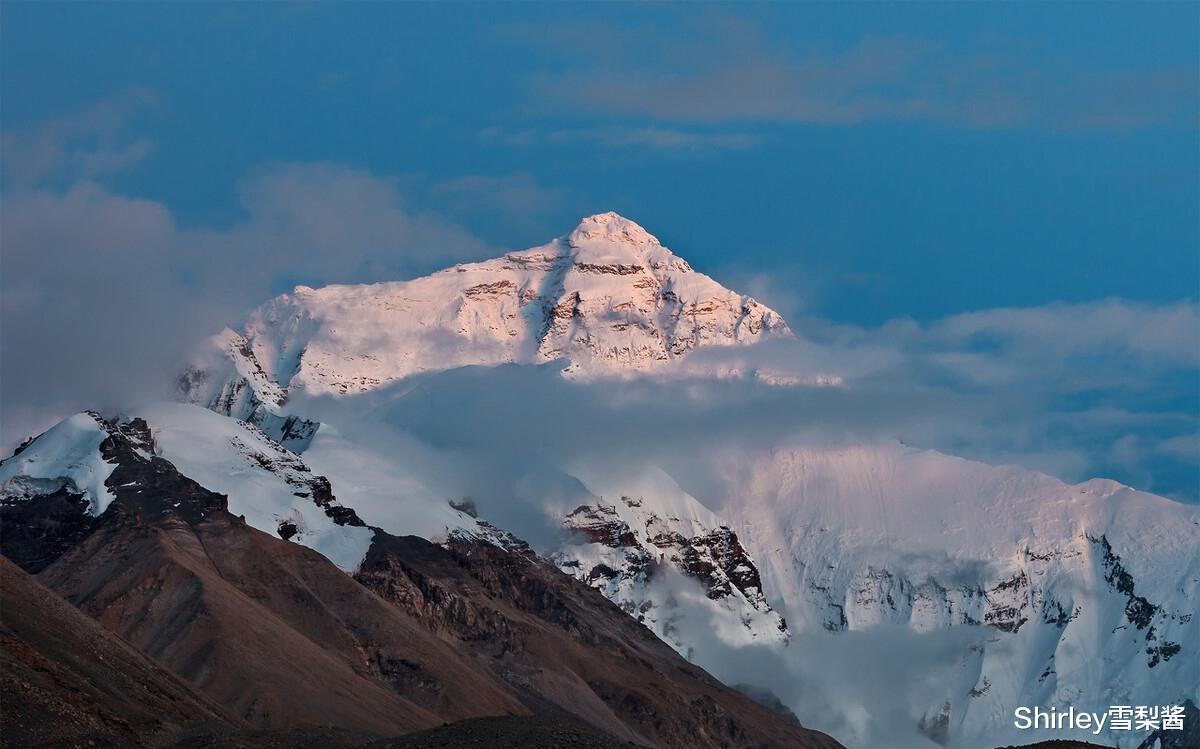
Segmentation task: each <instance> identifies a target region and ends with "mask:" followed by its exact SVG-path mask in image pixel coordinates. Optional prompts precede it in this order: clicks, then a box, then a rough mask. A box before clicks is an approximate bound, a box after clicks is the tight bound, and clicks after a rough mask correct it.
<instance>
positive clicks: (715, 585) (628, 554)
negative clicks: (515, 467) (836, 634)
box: [551, 468, 788, 658]
mask: <svg viewBox="0 0 1200 749" xmlns="http://www.w3.org/2000/svg"><path fill="white" fill-rule="evenodd" d="M576 475H577V477H578V478H579V479H580V480H581V481H582V482H583V484H584V485H585V486H586V487H587V488H588V490H589V491H590V492H591V493H592V494H593V495H595V500H594V501H592V502H590V503H588V504H583V505H579V506H578V507H576V508H575V509H573V510H571V511H570V512H566V513H564V512H563V511H562V510H561V509H560V508H555V509H554V510H553V511H552V512H553V514H554V516H555V517H558V518H563V520H562V522H563V525H564V527H565V528H566V529H567V530H568V531H569V537H568V540H567V541H566V542H565V543H564V544H563V545H562V546H560V547H559V549H558V550H557V551H555V552H554V553H553V554H552V555H551V559H552V561H554V563H555V564H557V565H558V567H559V569H561V570H562V571H564V572H566V573H568V574H571V575H574V576H575V577H577V578H578V579H580V580H582V581H583V582H586V583H588V584H589V585H591V586H593V587H595V588H598V589H599V590H600V591H601V592H603V593H604V595H605V597H607V598H608V599H609V600H611V601H613V602H614V603H616V604H617V605H619V606H620V607H621V608H623V609H624V610H625V611H626V612H628V613H629V614H630V615H631V616H633V617H634V618H636V619H637V620H638V621H641V622H642V623H644V624H645V625H646V626H648V627H649V628H650V629H651V630H653V631H654V633H655V634H657V635H658V636H659V637H660V638H662V639H663V640H664V641H665V642H667V643H669V644H670V645H671V646H672V647H674V648H675V649H676V650H677V651H679V652H680V653H681V654H682V655H684V656H685V657H688V658H691V657H693V656H694V655H695V648H696V647H697V645H698V641H697V638H695V636H694V635H695V632H696V631H697V629H699V630H704V631H707V632H711V633H712V634H715V635H716V636H717V637H718V638H719V639H720V640H721V641H722V642H724V643H725V644H727V645H731V646H734V647H737V646H742V645H749V644H752V643H755V644H763V645H782V644H785V643H786V642H787V637H788V629H787V624H786V623H785V622H784V620H783V618H782V617H781V616H779V614H778V613H776V612H775V611H774V610H773V609H772V608H771V606H770V604H768V603H767V599H766V597H765V595H764V594H763V586H762V581H761V580H760V579H759V572H758V569H757V567H756V566H755V563H754V560H753V558H752V557H751V556H750V554H749V553H747V552H746V550H745V549H744V548H743V547H742V544H741V543H740V542H739V540H738V536H737V534H736V533H734V532H733V531H731V530H730V529H729V528H728V526H727V525H725V524H723V523H722V522H721V521H720V519H719V518H718V517H717V516H716V515H714V514H713V513H712V512H710V511H709V510H707V509H706V508H705V507H704V506H703V505H701V504H700V503H699V502H698V501H696V499H695V498H694V497H692V496H690V495H688V494H687V493H686V492H684V491H683V490H682V489H680V488H679V486H678V485H677V484H676V483H675V482H674V480H672V479H671V477H670V476H668V475H667V474H666V473H664V472H662V471H661V470H657V469H646V470H645V471H643V472H642V473H641V474H640V475H639V474H634V475H630V474H629V473H628V472H623V471H622V472H618V471H610V470H605V471H588V470H586V469H583V468H579V469H577V470H576ZM564 514H565V517H564ZM685 620H687V621H685ZM697 620H700V621H697Z"/></svg>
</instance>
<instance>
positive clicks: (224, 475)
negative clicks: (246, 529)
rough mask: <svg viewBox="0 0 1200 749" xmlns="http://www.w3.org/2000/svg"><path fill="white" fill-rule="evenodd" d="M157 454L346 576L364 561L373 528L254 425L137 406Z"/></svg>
mask: <svg viewBox="0 0 1200 749" xmlns="http://www.w3.org/2000/svg"><path fill="white" fill-rule="evenodd" d="M138 416H140V417H142V418H144V419H145V420H146V422H147V423H148V424H149V425H150V429H151V433H152V435H153V437H154V442H155V445H156V446H157V449H158V452H159V455H160V456H161V457H163V458H166V459H167V460H169V461H171V462H172V463H174V464H175V467H176V468H178V469H179V471H180V473H182V474H184V475H185V476H187V477H188V478H191V479H193V480H194V481H196V482H197V483H199V484H200V485H201V486H203V487H204V488H206V489H208V490H210V491H214V492H218V493H220V494H224V495H226V496H227V497H228V500H229V511H230V512H231V513H233V514H234V515H242V516H244V517H245V519H246V522H247V523H248V524H249V525H251V526H253V527H254V528H257V529H259V530H261V531H265V532H267V533H270V534H272V535H278V536H279V537H281V538H285V539H288V540H291V541H294V542H296V543H300V544H303V545H305V546H308V547H310V548H312V549H314V550H316V551H318V552H320V553H321V554H323V555H324V556H325V557H327V558H328V559H329V560H330V561H331V562H333V563H334V564H336V565H337V566H338V567H340V568H342V569H343V570H346V571H353V570H355V569H356V568H357V567H358V564H359V562H361V561H362V558H363V557H364V556H366V553H367V549H368V548H369V547H370V545H371V539H372V537H373V535H374V533H373V531H372V530H371V529H370V528H368V527H366V524H365V522H364V521H363V520H362V519H361V518H360V517H359V516H358V514H357V513H356V512H355V511H354V509H352V508H351V507H348V506H346V505H345V504H344V503H343V502H342V501H340V497H337V496H336V495H335V493H334V489H333V487H332V485H331V483H330V481H329V478H328V477H326V476H324V475H321V474H320V473H317V472H316V471H314V470H313V469H312V468H310V467H309V466H308V465H307V464H306V463H305V462H304V461H302V460H301V459H300V457H299V456H298V455H296V454H295V453H293V452H291V451H289V450H286V449H284V448H283V447H281V446H280V445H279V444H278V443H277V442H276V441H274V440H273V439H271V438H270V437H268V436H267V435H266V434H265V433H264V432H262V431H261V430H260V429H258V428H257V427H255V426H253V425H251V424H246V423H244V422H238V421H235V420H233V419H228V418H223V417H222V416H219V415H218V414H215V413H213V412H211V411H208V410H205V409H202V408H198V407H196V406H188V405H182V404H173V403H158V404H150V405H147V406H143V407H140V408H139V409H138Z"/></svg>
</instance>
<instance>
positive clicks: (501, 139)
mask: <svg viewBox="0 0 1200 749" xmlns="http://www.w3.org/2000/svg"><path fill="white" fill-rule="evenodd" d="M760 140H761V138H760V136H758V135H756V134H753V133H745V132H720V131H717V132H709V131H699V130H683V129H679V128H669V127H615V126H614V127H599V128H576V129H562V130H543V129H537V128H527V129H523V130H505V129H503V128H498V127H489V128H485V129H484V130H483V131H481V132H480V133H479V141H480V142H481V143H483V144H485V145H491V144H498V145H505V146H545V145H569V144H574V143H595V144H598V145H600V146H604V147H607V148H648V149H658V150H665V151H676V152H679V151H704V150H718V149H719V150H726V149H733V150H742V149H747V148H752V147H754V146H755V145H757V144H758V143H759V141H760Z"/></svg>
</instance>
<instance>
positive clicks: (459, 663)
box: [0, 417, 840, 749]
mask: <svg viewBox="0 0 1200 749" xmlns="http://www.w3.org/2000/svg"><path fill="white" fill-rule="evenodd" d="M96 419H97V423H98V424H99V425H101V427H102V428H103V429H105V430H106V432H107V434H108V436H107V438H106V439H104V440H103V442H102V444H101V445H100V448H99V450H100V452H101V455H102V457H103V458H104V459H105V460H106V461H107V462H109V463H111V464H113V465H114V466H115V467H114V470H113V471H112V474H111V476H110V477H109V479H108V480H107V482H106V486H107V487H108V489H109V490H110V491H111V492H112V494H113V496H114V499H113V500H112V502H111V503H110V504H109V505H108V507H107V509H106V510H105V512H104V513H103V514H101V515H100V516H99V517H97V518H92V517H90V516H78V517H77V516H75V515H73V514H72V513H74V512H79V513H83V512H85V511H86V510H85V506H84V504H83V503H80V502H77V501H76V502H69V501H59V498H55V499H54V500H53V501H49V500H46V499H45V498H43V497H39V496H38V495H36V493H32V494H31V493H30V492H25V493H24V494H22V495H21V496H19V497H15V498H10V499H11V501H9V500H6V501H5V502H2V503H0V527H6V528H11V527H12V526H11V525H10V524H11V523H13V522H17V523H23V524H24V523H30V524H31V525H29V526H28V527H30V528H34V529H35V532H30V533H23V534H16V535H13V536H7V537H6V540H5V543H4V547H3V548H2V549H0V551H3V552H4V553H5V555H9V553H10V551H11V553H12V557H15V559H13V561H16V562H18V563H23V566H24V567H25V569H24V570H22V569H19V568H18V567H17V566H15V565H13V564H11V563H8V562H6V563H5V564H4V566H3V567H2V568H0V572H2V573H3V581H4V591H3V592H4V605H3V616H2V619H0V623H2V627H3V628H2V633H3V636H4V640H3V645H4V650H3V658H4V661H3V665H4V674H3V679H0V705H2V707H3V722H4V731H3V732H0V746H3V747H6V748H7V747H13V749H16V748H17V747H21V748H22V749H25V748H26V747H61V746H76V745H78V746H88V745H89V743H88V742H89V741H91V742H94V743H93V744H92V745H94V746H111V747H117V748H118V749H126V747H151V746H153V747H164V746H188V747H200V748H201V749H203V747H212V748H213V749H225V748H226V747H235V746H236V747H246V749H274V748H276V747H289V748H293V749H302V748H303V747H309V746H311V747H331V748H334V749H341V748H342V747H359V746H363V745H364V744H366V743H368V742H370V741H373V740H375V739H379V738H381V737H396V736H398V735H410V738H411V740H413V741H441V740H443V739H441V738H439V737H449V738H447V739H445V740H446V741H453V740H459V739H461V740H462V741H467V740H474V738H473V737H479V739H480V741H482V742H484V743H481V744H479V745H480V746H499V747H502V746H508V745H509V744H504V743H502V742H503V741H508V740H510V739H511V740H512V741H515V742H518V743H514V744H511V745H512V746H518V745H519V746H533V747H537V746H542V745H545V746H552V745H553V746H575V745H577V746H580V747H593V746H594V747H608V746H629V745H631V744H632V745H642V746H655V747H681V748H682V747H688V748H689V749H691V747H698V748H701V749H703V748H705V747H711V748H712V749H716V748H717V747H730V748H734V747H746V748H747V749H749V748H751V747H753V748H754V749H759V748H760V747H761V748H763V749H770V748H772V747H781V748H782V747H789V748H791V747H796V748H798V749H835V748H836V747H839V746H840V745H839V744H838V743H837V742H836V741H834V740H833V739H831V738H829V737H828V736H825V735H824V734H821V733H818V732H815V731H810V730H807V729H805V728H803V727H802V726H801V725H800V724H799V723H797V722H796V721H795V720H794V719H791V718H789V717H787V716H784V715H780V714H778V713H776V712H774V711H772V710H770V709H769V708H767V707H764V706H762V705H760V704H759V703H757V702H755V701H754V700H753V699H751V698H749V697H747V696H745V695H743V694H741V693H739V692H737V691H736V690H734V689H731V688H729V687H727V686H725V685H723V684H721V683H720V682H718V681H717V680H716V679H714V678H713V677H712V676H710V675H709V674H707V673H706V672H704V671H703V670H701V669H699V668H697V667H696V666H694V665H692V664H690V663H688V662H687V661H686V660H684V659H683V658H681V657H680V656H679V655H678V654H677V653H675V651H673V650H672V649H671V648H669V647H668V646H667V645H666V644H664V643H663V642H661V641H660V640H658V639H657V638H655V637H654V636H653V634H652V633H650V632H649V631H648V630H647V629H646V628H645V627H642V626H641V625H639V624H638V623H637V622H635V621H634V620H632V619H631V618H630V617H628V616H627V615H626V614H625V613H624V612H623V611H621V610H620V609H619V608H618V607H616V606H615V605H613V604H612V603H611V602H609V601H608V600H607V599H605V598H604V596H603V595H602V594H600V593H599V592H598V591H596V590H593V589H592V588H590V587H588V586H586V585H584V584H583V583H580V582H578V581H577V580H575V579H574V578H572V577H570V576H567V575H565V574H563V573H561V572H559V571H558V570H557V569H555V568H554V567H553V566H552V565H550V564H549V563H548V562H546V561H545V560H542V559H540V558H539V557H537V556H536V555H534V554H532V553H531V552H529V551H528V548H527V547H523V546H521V545H520V544H518V543H512V544H494V543H489V542H485V541H478V540H473V539H458V540H455V541H453V542H451V543H449V544H448V545H447V546H440V545H437V544H433V543H430V542H429V541H426V540H424V539H421V538H417V537H396V536H391V535H388V534H386V533H382V532H379V531H376V533H375V540H374V543H373V545H372V547H371V550H370V552H369V553H368V554H367V558H366V559H365V560H364V561H363V563H362V565H361V567H360V569H359V571H358V573H357V575H356V576H355V577H352V576H350V575H347V574H345V573H344V572H342V571H341V570H339V569H338V568H337V567H335V566H334V565H333V564H332V563H331V562H330V561H329V560H328V559H326V558H325V557H323V556H321V555H320V554H317V553H316V552H314V551H312V550H311V549H309V548H307V547H304V546H300V545H298V544H295V543H291V542H289V541H286V540H282V539H280V538H278V537H276V536H273V535H270V534H267V533H263V532H261V531H259V530H256V529H254V528H252V527H250V526H248V525H247V524H246V523H245V521H244V520H243V519H241V518H239V517H235V516H233V515H231V514H230V513H229V512H228V509H227V507H228V505H227V501H226V497H224V496H223V495H220V494H216V493H214V492H211V491H209V490H207V489H205V488H204V487H203V486H201V485H199V484H198V483H196V482H195V481H193V480H191V479H190V478H188V477H187V476H184V475H183V474H181V473H180V472H179V471H178V470H177V469H176V468H175V466H174V465H173V464H171V463H170V462H168V461H166V460H164V459H162V458H161V457H158V456H157V455H155V450H154V445H153V439H152V437H151V435H150V433H149V430H148V429H144V428H143V425H144V422H138V421H136V420H134V421H128V422H122V423H119V424H118V423H114V422H107V421H104V420H102V419H100V418H99V417H96ZM66 499H70V497H66ZM31 503H32V504H31ZM37 508H46V509H47V510H48V511H51V512H53V513H54V516H53V517H52V518H42V519H41V520H43V522H37V521H38V520H39V515H38V513H37ZM9 540H11V541H12V544H11V546H10V544H9V543H8V541H9ZM12 557H10V559H11V558H12ZM32 572H36V578H35V577H34V576H33V575H31V574H30V573H32ZM498 717H503V718H506V719H505V720H495V719H496V718H498ZM470 719H487V720H482V721H480V720H473V721H472V720H470ZM464 720H468V721H470V722H467V723H460V721H464ZM445 724H453V725H451V726H449V727H446V728H443V726H445ZM429 729H433V731H432V732H431V733H429V734H424V735H423V734H420V733H419V732H421V731H427V730H429ZM439 732H441V733H439ZM489 732H492V733H494V734H495V735H492V736H490V738H489ZM422 736H424V738H422ZM556 736H557V737H559V740H560V741H562V742H566V741H577V742H578V743H577V744H571V743H557V744H556V743H553V742H554V741H555V740H556V739H555V737H556ZM456 737H457V738H456ZM522 737H524V738H522ZM397 741H399V740H397V739H387V740H386V741H384V743H383V744H381V745H372V749H375V748H376V746H397V747H407V746H426V745H429V746H440V745H446V746H452V745H456V744H437V743H434V744H421V743H417V744H411V743H404V741H409V739H404V740H403V741H399V743H397ZM388 742H392V743H390V744H389V743H388ZM497 742H501V743H497ZM521 742H524V743H521ZM530 742H533V743H530ZM536 742H543V743H542V744H539V743H536ZM544 742H551V743H544ZM587 742H591V743H587ZM598 742H599V743H598ZM603 742H608V743H603ZM457 745H462V746H471V745H472V744H469V743H467V744H457Z"/></svg>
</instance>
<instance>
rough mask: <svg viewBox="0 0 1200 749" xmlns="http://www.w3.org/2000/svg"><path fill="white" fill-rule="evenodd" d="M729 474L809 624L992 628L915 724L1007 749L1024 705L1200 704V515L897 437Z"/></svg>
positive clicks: (1106, 484) (736, 523) (745, 526)
mask: <svg viewBox="0 0 1200 749" xmlns="http://www.w3.org/2000/svg"><path fill="white" fill-rule="evenodd" d="M717 466H718V468H717V470H718V473H719V475H720V477H721V480H722V481H723V482H724V490H723V491H724V492H725V493H726V495H727V496H728V497H729V499H730V501H728V502H727V504H726V506H725V507H724V509H723V512H724V513H725V514H726V517H727V519H728V520H729V521H730V523H731V525H732V527H733V528H734V530H736V531H737V533H738V536H739V537H740V538H741V539H743V542H744V543H745V544H746V545H747V547H748V548H749V549H750V551H751V553H752V554H753V555H754V556H755V558H756V559H757V560H758V562H759V569H760V570H761V572H762V577H763V582H764V586H765V588H766V589H767V591H768V594H769V595H771V596H772V597H775V596H777V597H778V598H779V599H780V600H781V601H782V606H783V608H784V610H785V612H786V613H787V615H788V617H789V620H790V621H791V623H792V626H793V628H794V629H795V630H796V631H797V632H803V631H808V630H812V629H814V628H820V629H824V630H829V631H832V632H843V631H857V632H861V633H868V634H869V633H870V632H871V631H872V629H873V628H874V627H876V626H877V625H889V624H890V625H896V624H899V625H903V626H906V627H908V628H911V629H912V630H915V631H918V632H928V631H935V630H939V629H945V628H948V627H952V626H962V625H965V626H978V627H984V628H988V629H989V630H990V631H991V632H992V635H991V636H990V637H988V638H986V641H985V642H984V644H983V646H982V647H973V648H972V649H970V650H969V651H966V652H963V653H962V654H961V656H962V657H961V664H960V666H961V668H960V678H959V679H958V680H957V682H955V683H947V684H946V685H945V687H944V694H939V695H936V696H935V697H934V698H932V699H931V701H930V704H929V706H928V711H927V714H926V715H925V716H918V717H923V718H924V719H925V725H926V726H930V727H933V730H934V732H942V731H945V732H948V733H947V734H946V735H948V737H949V739H950V740H951V745H955V746H975V745H979V744H980V740H981V738H984V737H985V738H986V739H987V740H988V741H991V742H992V743H993V744H995V743H1004V742H1003V741H1000V739H1002V738H1005V737H1006V736H1009V734H1010V732H1011V731H1012V725H1011V719H1012V710H1013V708H1014V706H1020V705H1029V706H1032V705H1042V706H1048V705H1074V706H1076V707H1077V708H1078V709H1098V710H1100V711H1102V712H1103V711H1105V710H1107V708H1108V706H1109V705H1126V704H1132V705H1137V704H1182V701H1183V700H1184V699H1185V698H1190V699H1192V700H1193V701H1195V700H1196V699H1197V697H1200V665H1198V664H1200V653H1198V652H1197V650H1196V648H1197V643H1200V604H1198V602H1200V508H1197V507H1193V506H1189V505H1183V504H1179V503H1177V502H1173V501H1170V500H1167V499H1164V498H1162V497H1157V496H1154V495H1151V494H1146V493H1143V492H1138V491H1134V490H1132V489H1130V488H1129V487H1126V486H1122V485H1120V484H1117V483H1115V482H1112V481H1105V480H1093V481H1088V482H1084V483H1082V484H1077V485H1068V484H1064V483H1063V482H1061V481H1058V480H1057V479H1054V478H1051V477H1049V476H1045V475H1043V474H1039V473H1036V472H1032V471H1028V470H1025V469H1021V468H1017V467H1014V466H988V465H984V464H981V463H976V462H972V461H968V460H962V459H959V458H953V457H950V456H947V455H943V454H939V453H936V452H932V451H919V450H913V449H909V448H905V447H902V446H898V445H870V446H856V447H847V448H839V449H832V448H831V449H812V448H797V449H776V450H773V451H770V452H762V453H756V454H747V453H745V452H734V451H730V452H728V453H726V454H725V455H724V458H723V460H720V461H717ZM1080 737H1081V738H1082V737H1083V736H1082V734H1081V736H1080ZM1010 738H1011V739H1012V740H1013V741H1014V742H1017V740H1018V739H1020V738H1022V737H1021V736H1020V735H1019V734H1015V733H1014V734H1012V735H1011V737H1010ZM1024 738H1026V739H1027V738H1028V736H1026V737H1024ZM1109 739H1110V740H1111V741H1113V742H1117V741H1119V740H1125V741H1128V740H1129V739H1130V736H1129V735H1125V736H1122V735H1121V734H1120V732H1116V733H1113V734H1112V735H1111V736H1110V737H1109ZM1093 740H1094V737H1093ZM1139 740H1140V736H1139ZM1135 743H1136V742H1135Z"/></svg>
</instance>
